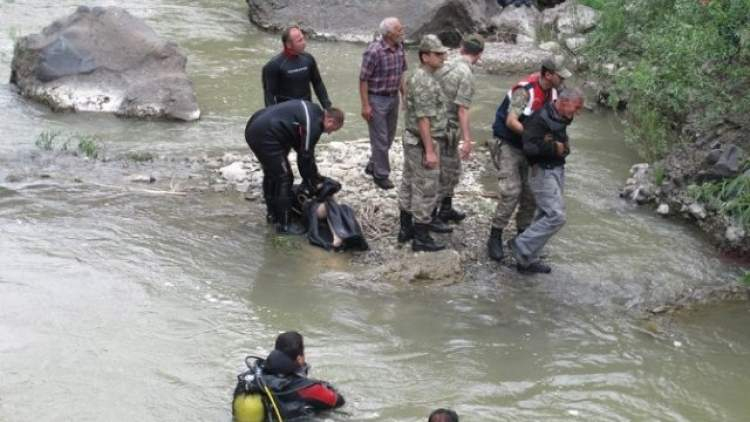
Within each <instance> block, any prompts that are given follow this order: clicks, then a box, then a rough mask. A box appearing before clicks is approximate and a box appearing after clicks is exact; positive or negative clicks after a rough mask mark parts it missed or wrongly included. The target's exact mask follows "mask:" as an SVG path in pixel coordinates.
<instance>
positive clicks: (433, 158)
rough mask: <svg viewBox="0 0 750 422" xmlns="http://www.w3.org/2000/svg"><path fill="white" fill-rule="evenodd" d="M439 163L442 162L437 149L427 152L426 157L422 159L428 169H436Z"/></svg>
mask: <svg viewBox="0 0 750 422" xmlns="http://www.w3.org/2000/svg"><path fill="white" fill-rule="evenodd" d="M439 163H440V162H439V161H438V155H437V154H436V153H435V151H430V152H425V154H424V158H423V159H422V164H423V165H424V167H425V168H426V169H435V168H437V166H438V164H439Z"/></svg>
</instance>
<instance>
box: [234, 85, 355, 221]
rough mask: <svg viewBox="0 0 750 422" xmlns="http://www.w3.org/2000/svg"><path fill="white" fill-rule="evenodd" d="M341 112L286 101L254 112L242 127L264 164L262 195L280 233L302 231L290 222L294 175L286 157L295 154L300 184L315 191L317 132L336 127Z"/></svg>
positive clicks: (338, 126) (269, 217) (334, 109)
mask: <svg viewBox="0 0 750 422" xmlns="http://www.w3.org/2000/svg"><path fill="white" fill-rule="evenodd" d="M343 125H344V113H343V112H342V111H341V110H339V109H337V108H335V107H331V108H329V109H327V110H325V111H324V110H323V109H322V108H320V106H318V105H317V104H313V103H311V102H309V101H305V100H292V101H285V102H283V103H281V104H276V105H272V106H270V107H266V108H264V109H262V110H260V111H257V112H255V114H253V115H252V116H251V117H250V120H249V121H248V122H247V126H246V127H245V141H247V144H248V145H249V146H250V149H251V150H252V151H253V153H254V154H255V156H256V157H258V161H260V164H261V165H262V166H263V198H264V199H265V201H266V208H267V212H268V214H267V216H268V219H269V221H271V222H273V223H274V225H275V228H276V232H277V233H279V234H302V233H304V228H302V227H301V226H300V225H299V224H295V223H293V222H292V221H291V215H290V211H291V208H292V183H293V182H294V175H293V174H292V170H291V167H290V166H289V160H288V159H287V156H288V155H289V151H291V150H292V149H293V150H294V151H295V152H296V153H297V167H298V168H299V173H300V176H302V183H303V186H304V187H305V188H306V189H307V191H308V192H311V193H315V191H316V188H317V185H318V183H319V181H320V180H319V179H320V175H319V174H318V167H317V165H316V164H315V144H317V143H318V139H320V135H322V134H323V132H325V133H331V132H335V131H337V130H339V129H340V128H341V126H343Z"/></svg>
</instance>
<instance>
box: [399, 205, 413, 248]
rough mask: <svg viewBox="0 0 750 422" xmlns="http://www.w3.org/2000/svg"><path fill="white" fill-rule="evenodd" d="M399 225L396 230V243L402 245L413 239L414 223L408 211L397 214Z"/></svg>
mask: <svg viewBox="0 0 750 422" xmlns="http://www.w3.org/2000/svg"><path fill="white" fill-rule="evenodd" d="M399 223H400V225H401V227H400V228H399V230H398V243H404V242H408V241H410V240H412V239H413V238H414V222H413V221H412V215H411V213H410V212H408V211H404V210H401V213H400V214H399Z"/></svg>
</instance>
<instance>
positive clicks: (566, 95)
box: [557, 87, 583, 101]
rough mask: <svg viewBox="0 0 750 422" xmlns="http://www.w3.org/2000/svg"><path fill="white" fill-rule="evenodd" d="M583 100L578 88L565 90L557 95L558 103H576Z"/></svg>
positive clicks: (581, 92)
mask: <svg viewBox="0 0 750 422" xmlns="http://www.w3.org/2000/svg"><path fill="white" fill-rule="evenodd" d="M582 99H583V91H581V90H580V89H579V88H575V87H573V88H565V89H563V90H561V91H560V92H559V93H558V94H557V100H558V101H578V100H582Z"/></svg>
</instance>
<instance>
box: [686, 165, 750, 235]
mask: <svg viewBox="0 0 750 422" xmlns="http://www.w3.org/2000/svg"><path fill="white" fill-rule="evenodd" d="M688 192H689V193H690V194H691V196H692V197H693V198H694V199H695V200H696V201H699V202H702V203H704V204H706V206H707V207H708V208H710V209H713V210H715V211H718V212H719V213H721V214H724V215H728V216H729V217H731V218H733V219H734V220H735V221H736V222H737V223H738V224H740V225H741V226H742V227H750V175H746V174H745V173H743V174H741V175H739V176H737V177H735V178H733V179H725V180H722V181H719V182H708V183H704V184H702V185H700V186H698V185H692V186H690V188H689V189H688Z"/></svg>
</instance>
